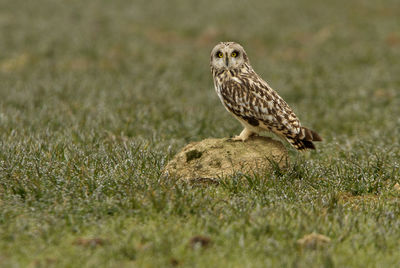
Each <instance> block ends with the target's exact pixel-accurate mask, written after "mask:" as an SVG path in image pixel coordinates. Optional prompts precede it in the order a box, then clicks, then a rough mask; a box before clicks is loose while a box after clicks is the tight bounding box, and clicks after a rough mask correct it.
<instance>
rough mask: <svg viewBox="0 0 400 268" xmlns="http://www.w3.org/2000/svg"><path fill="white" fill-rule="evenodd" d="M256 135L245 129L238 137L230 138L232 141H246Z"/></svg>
mask: <svg viewBox="0 0 400 268" xmlns="http://www.w3.org/2000/svg"><path fill="white" fill-rule="evenodd" d="M255 134H256V133H255V132H253V131H251V130H250V129H248V128H247V127H245V128H244V129H243V130H242V132H240V135H239V136H236V137H234V138H232V140H233V141H246V140H247V139H248V138H250V137H251V136H253V135H255Z"/></svg>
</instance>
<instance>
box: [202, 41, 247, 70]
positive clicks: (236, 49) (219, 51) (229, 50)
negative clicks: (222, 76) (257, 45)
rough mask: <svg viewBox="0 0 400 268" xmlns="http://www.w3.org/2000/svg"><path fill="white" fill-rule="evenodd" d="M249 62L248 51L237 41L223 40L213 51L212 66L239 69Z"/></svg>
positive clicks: (218, 68)
mask: <svg viewBox="0 0 400 268" xmlns="http://www.w3.org/2000/svg"><path fill="white" fill-rule="evenodd" d="M245 63H249V59H248V58H247V54H246V51H244V49H243V47H242V46H241V45H239V44H238V43H235V42H221V43H219V44H218V45H216V46H215V47H214V48H213V50H212V51H211V62H210V65H211V67H213V68H215V69H217V70H220V69H227V70H232V69H237V68H240V67H242V65H243V64H245Z"/></svg>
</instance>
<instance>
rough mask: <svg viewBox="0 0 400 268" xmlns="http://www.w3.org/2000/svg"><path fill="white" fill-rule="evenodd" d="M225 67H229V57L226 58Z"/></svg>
mask: <svg viewBox="0 0 400 268" xmlns="http://www.w3.org/2000/svg"><path fill="white" fill-rule="evenodd" d="M225 65H226V68H228V67H229V58H228V55H226V56H225Z"/></svg>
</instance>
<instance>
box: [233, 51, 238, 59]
mask: <svg viewBox="0 0 400 268" xmlns="http://www.w3.org/2000/svg"><path fill="white" fill-rule="evenodd" d="M231 56H232V57H233V58H236V57H237V56H239V51H236V50H235V51H233V52H232V54H231Z"/></svg>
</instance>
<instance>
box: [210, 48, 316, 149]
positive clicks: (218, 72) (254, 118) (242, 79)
mask: <svg viewBox="0 0 400 268" xmlns="http://www.w3.org/2000/svg"><path fill="white" fill-rule="evenodd" d="M216 53H223V58H221V59H224V60H225V62H224V63H221V61H220V60H219V59H218V58H219V57H218V58H217V56H216ZM232 53H237V54H238V56H236V57H234V58H231V59H229V58H228V59H226V58H225V57H228V56H229V55H231V54H232ZM218 55H220V54H218ZM232 55H233V54H232ZM230 61H231V63H230ZM210 65H211V71H212V74H213V78H214V86H215V90H216V92H217V94H218V96H219V98H220V100H221V102H222V104H223V105H224V107H225V108H226V109H227V110H228V111H229V112H230V113H232V114H233V115H234V116H235V117H236V118H237V119H238V120H239V121H240V122H241V123H242V124H243V125H244V127H245V130H246V129H247V131H248V132H249V133H250V132H251V133H256V134H258V133H259V132H262V131H271V132H273V133H275V134H277V135H278V136H280V137H282V138H285V139H286V140H288V141H289V142H290V143H291V144H292V145H293V146H294V147H295V148H296V149H299V150H305V149H307V148H308V149H315V146H314V145H313V143H312V141H319V140H322V139H321V138H320V137H319V135H318V134H317V133H315V132H314V131H311V130H309V129H307V128H304V127H302V126H301V124H300V121H299V119H298V118H297V116H296V115H295V114H294V112H293V111H292V109H291V108H290V107H289V105H288V104H287V103H286V102H285V101H284V100H283V99H282V98H281V97H280V96H279V95H278V93H276V92H275V91H274V90H273V89H272V88H271V87H270V86H269V85H268V83H267V82H265V81H264V80H263V79H261V78H260V76H258V75H257V73H256V72H255V71H254V70H253V68H252V67H251V65H250V62H249V60H248V57H247V54H246V52H245V51H244V49H243V48H242V47H241V46H240V45H239V44H237V43H233V42H223V43H220V44H218V45H217V46H216V47H215V48H214V49H213V51H212V53H211V64H210ZM224 65H225V66H224Z"/></svg>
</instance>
